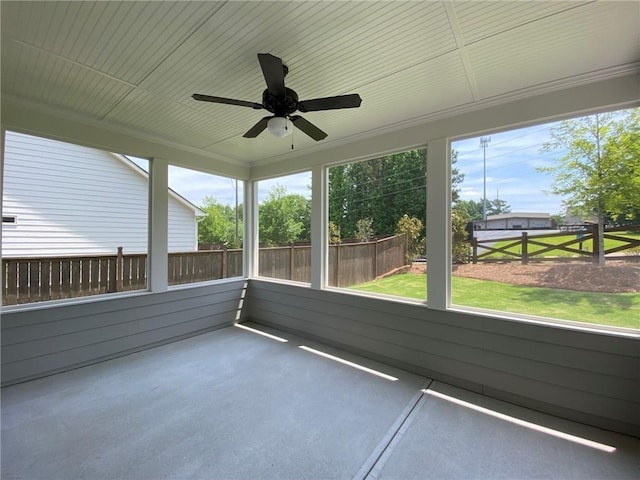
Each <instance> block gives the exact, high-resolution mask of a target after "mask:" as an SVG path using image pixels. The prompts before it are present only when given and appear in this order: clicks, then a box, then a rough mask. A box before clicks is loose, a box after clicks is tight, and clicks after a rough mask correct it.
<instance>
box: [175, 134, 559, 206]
mask: <svg viewBox="0 0 640 480" xmlns="http://www.w3.org/2000/svg"><path fill="white" fill-rule="evenodd" d="M553 125H555V124H547V125H538V126H534V127H528V128H523V129H518V130H512V131H509V132H504V133H496V134H492V135H491V141H490V142H489V145H488V147H487V150H486V163H487V169H486V182H487V198H488V199H489V200H491V199H494V198H496V196H497V197H498V198H500V199H502V200H505V201H506V202H507V203H508V204H509V206H510V207H511V211H513V212H540V213H549V214H555V213H562V211H563V208H562V199H561V198H560V197H557V196H554V195H552V194H550V193H545V191H547V190H549V187H550V185H551V182H552V178H551V176H549V175H548V174H544V173H540V172H537V171H536V167H540V166H546V165H551V164H552V163H553V161H554V158H558V157H559V156H560V155H561V153H560V152H555V153H553V152H552V153H541V152H540V149H541V148H542V144H543V143H544V142H546V141H548V140H549V131H550V128H551V127H552V126H553ZM453 148H454V149H455V150H457V152H458V162H457V163H456V167H457V168H458V169H459V170H460V171H461V172H463V173H464V181H463V182H462V183H461V184H460V185H459V186H458V188H459V190H460V198H461V199H463V200H475V201H479V200H480V199H481V198H482V192H483V158H482V157H483V151H482V148H480V137H476V138H470V139H466V140H458V141H455V142H453ZM276 184H280V185H283V186H285V187H286V188H287V191H288V192H289V193H298V194H301V195H304V196H309V194H310V193H309V189H308V186H309V185H310V184H311V173H310V172H303V173H299V174H295V175H289V176H286V177H280V178H276V179H269V180H262V181H260V182H259V193H258V195H259V201H262V200H263V199H264V198H266V196H267V194H268V192H269V190H271V188H272V187H273V186H274V185H276ZM169 186H170V187H171V188H173V189H174V190H175V191H177V192H178V193H180V194H181V195H182V196H184V197H185V198H187V199H188V200H189V201H191V202H192V203H194V204H196V205H201V204H202V201H203V199H204V198H205V197H206V196H213V197H214V198H215V199H216V200H217V201H218V202H220V203H224V204H227V205H233V204H234V202H235V180H234V179H231V178H226V177H221V176H217V175H211V174H206V173H201V172H197V171H194V170H188V169H184V168H180V167H174V166H170V167H169ZM242 189H243V185H242V182H238V195H239V202H240V203H242V198H243V193H242V192H243V190H242Z"/></svg>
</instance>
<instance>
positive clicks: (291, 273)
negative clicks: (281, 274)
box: [289, 245, 294, 280]
mask: <svg viewBox="0 0 640 480" xmlns="http://www.w3.org/2000/svg"><path fill="white" fill-rule="evenodd" d="M293 268H294V263H293V245H291V246H290V247H289V280H293Z"/></svg>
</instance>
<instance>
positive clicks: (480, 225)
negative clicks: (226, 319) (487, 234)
mask: <svg viewBox="0 0 640 480" xmlns="http://www.w3.org/2000/svg"><path fill="white" fill-rule="evenodd" d="M552 227H553V222H552V220H551V215H549V214H548V213H533V212H511V213H500V214H498V215H487V219H486V220H476V221H475V222H473V228H474V230H534V229H551V228H552Z"/></svg>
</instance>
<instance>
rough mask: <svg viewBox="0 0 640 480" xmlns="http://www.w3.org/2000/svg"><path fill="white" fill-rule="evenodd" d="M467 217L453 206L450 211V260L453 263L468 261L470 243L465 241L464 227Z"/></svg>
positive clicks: (465, 232)
mask: <svg viewBox="0 0 640 480" xmlns="http://www.w3.org/2000/svg"><path fill="white" fill-rule="evenodd" d="M466 225H467V219H466V218H465V217H464V216H463V215H461V214H460V213H459V212H458V211H457V210H456V209H455V208H454V209H453V210H452V212H451V261H452V262H453V263H469V261H470V259H471V245H470V244H469V242H467V231H466V230H465V227H466Z"/></svg>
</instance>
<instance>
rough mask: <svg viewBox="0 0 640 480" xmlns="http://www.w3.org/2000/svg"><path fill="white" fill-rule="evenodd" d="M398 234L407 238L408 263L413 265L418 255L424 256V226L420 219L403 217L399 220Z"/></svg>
mask: <svg viewBox="0 0 640 480" xmlns="http://www.w3.org/2000/svg"><path fill="white" fill-rule="evenodd" d="M396 234H399V235H402V234H404V235H406V237H407V263H411V262H412V261H413V259H414V258H416V257H417V256H418V255H424V253H425V251H424V242H423V240H424V225H423V224H422V222H421V221H420V219H419V218H416V217H409V215H407V214H405V215H403V216H402V218H401V219H400V220H398V226H397V227H396Z"/></svg>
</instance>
